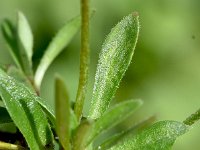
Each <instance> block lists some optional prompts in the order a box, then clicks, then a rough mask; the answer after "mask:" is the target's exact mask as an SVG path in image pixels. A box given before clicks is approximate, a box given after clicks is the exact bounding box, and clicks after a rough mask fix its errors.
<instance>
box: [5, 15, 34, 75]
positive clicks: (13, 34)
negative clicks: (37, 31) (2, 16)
mask: <svg viewBox="0 0 200 150" xmlns="http://www.w3.org/2000/svg"><path fill="white" fill-rule="evenodd" d="M25 22H26V23H25ZM27 24H28V22H27V21H26V20H25V17H24V16H23V14H22V13H19V16H18V23H17V27H15V26H14V25H13V24H12V23H11V22H10V21H9V20H5V21H4V22H3V24H2V33H3V36H4V38H5V40H6V42H7V44H8V45H9V47H10V49H9V50H10V54H11V56H12V57H13V59H14V61H15V63H16V65H17V66H18V67H19V68H20V69H21V70H23V72H24V73H25V74H26V75H27V76H30V77H31V76H32V73H33V72H32V60H31V55H32V54H31V53H30V51H32V50H30V49H32V48H31V47H32V46H31V45H32V44H31V41H30V40H31V38H30V36H31V35H32V34H31V31H28V28H29V30H30V27H27V26H28V25H27ZM30 34H31V35H30ZM32 42H33V41H32ZM27 48H28V49H29V50H28V49H27Z"/></svg>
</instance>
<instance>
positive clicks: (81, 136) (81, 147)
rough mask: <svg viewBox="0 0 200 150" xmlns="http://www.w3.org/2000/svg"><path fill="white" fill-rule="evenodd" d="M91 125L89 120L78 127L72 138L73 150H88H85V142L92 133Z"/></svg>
mask: <svg viewBox="0 0 200 150" xmlns="http://www.w3.org/2000/svg"><path fill="white" fill-rule="evenodd" d="M91 124H92V123H91V122H90V121H89V120H83V121H82V122H81V124H80V125H79V126H78V127H77V129H76V130H75V132H74V134H73V138H72V149H73V150H87V148H85V142H86V139H87V136H88V134H89V132H90V128H91Z"/></svg>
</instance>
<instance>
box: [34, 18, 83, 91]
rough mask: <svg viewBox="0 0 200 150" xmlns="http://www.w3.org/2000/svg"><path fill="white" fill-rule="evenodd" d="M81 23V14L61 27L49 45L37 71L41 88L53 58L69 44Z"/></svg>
mask: <svg viewBox="0 0 200 150" xmlns="http://www.w3.org/2000/svg"><path fill="white" fill-rule="evenodd" d="M80 25H81V21H80V16H79V17H76V18H74V19H72V20H70V21H69V22H68V23H67V24H66V25H65V26H64V27H63V28H61V29H60V30H59V31H58V33H57V34H56V36H55V37H54V39H53V40H52V41H51V43H50V44H49V46H48V47H47V49H46V51H45V54H44V56H43V57H42V59H41V61H40V64H39V66H38V68H37V70H36V73H35V81H36V86H37V88H38V89H39V88H40V85H41V82H42V79H43V76H44V74H45V72H46V70H47V69H48V67H49V66H50V64H51V63H52V62H53V60H54V59H55V58H56V57H57V56H58V55H59V54H60V53H61V52H62V50H63V49H64V48H65V47H66V46H67V45H68V44H69V42H70V41H71V40H72V38H73V37H74V36H75V34H76V33H77V32H78V30H79V28H80Z"/></svg>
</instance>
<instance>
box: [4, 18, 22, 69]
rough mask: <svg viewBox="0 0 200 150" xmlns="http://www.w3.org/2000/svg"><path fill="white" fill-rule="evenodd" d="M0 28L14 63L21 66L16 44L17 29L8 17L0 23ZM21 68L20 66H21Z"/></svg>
mask: <svg viewBox="0 0 200 150" xmlns="http://www.w3.org/2000/svg"><path fill="white" fill-rule="evenodd" d="M1 30H2V34H3V37H4V39H5V40H6V42H7V44H8V46H9V52H10V54H11V56H12V58H13V60H14V61H15V63H16V65H17V66H18V67H19V68H21V62H20V55H19V51H18V44H17V39H16V38H17V37H16V35H17V31H16V28H15V27H14V25H13V24H12V22H11V21H10V20H8V19H5V20H4V21H3V23H2V24H1ZM21 69H22V68H21Z"/></svg>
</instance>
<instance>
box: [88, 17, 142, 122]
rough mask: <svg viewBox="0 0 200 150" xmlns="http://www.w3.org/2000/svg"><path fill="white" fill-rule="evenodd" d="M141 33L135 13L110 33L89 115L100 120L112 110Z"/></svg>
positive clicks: (102, 53) (98, 70) (102, 54)
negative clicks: (113, 100) (112, 104)
mask: <svg viewBox="0 0 200 150" xmlns="http://www.w3.org/2000/svg"><path fill="white" fill-rule="evenodd" d="M138 34H139V16H138V14H137V13H132V14H130V15H128V16H126V17H125V18H124V19H122V21H120V22H119V23H118V24H117V25H116V26H115V27H114V28H113V29H112V30H111V32H110V34H109V35H108V36H107V38H106V40H105V42H104V44H103V46H102V51H101V53H100V56H99V62H98V66H97V71H96V76H95V83H94V88H93V96H92V101H91V106H90V112H89V117H90V118H91V119H97V118H99V117H101V116H102V115H103V113H104V112H105V111H106V110H107V109H108V107H109V104H110V101H111V100H112V98H113V96H114V94H115V92H116V90H117V87H118V86H119V83H120V81H121V79H122V77H123V76H124V74H125V72H126V70H127V69H128V66H129V64H130V62H131V59H132V56H133V53H134V50H135V47H136V43H137V39H138Z"/></svg>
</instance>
